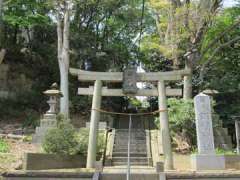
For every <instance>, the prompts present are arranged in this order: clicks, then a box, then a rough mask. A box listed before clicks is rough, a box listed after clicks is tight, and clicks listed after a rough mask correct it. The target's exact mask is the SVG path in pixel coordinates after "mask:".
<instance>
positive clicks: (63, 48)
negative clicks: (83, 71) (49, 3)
mask: <svg viewBox="0 0 240 180" xmlns="http://www.w3.org/2000/svg"><path fill="white" fill-rule="evenodd" d="M71 8H72V1H58V2H57V35H58V64H59V70H60V89H61V91H62V93H63V97H62V98H61V100H60V112H61V113H62V114H64V116H65V117H66V118H68V117H69V80H68V79H69V78H68V75H69V72H68V71H69V34H70V13H71Z"/></svg>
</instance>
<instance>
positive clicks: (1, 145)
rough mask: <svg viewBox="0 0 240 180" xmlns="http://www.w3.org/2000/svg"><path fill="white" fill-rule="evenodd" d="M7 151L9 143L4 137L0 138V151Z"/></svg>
mask: <svg viewBox="0 0 240 180" xmlns="http://www.w3.org/2000/svg"><path fill="white" fill-rule="evenodd" d="M7 152H9V145H8V143H7V142H6V141H5V140H4V139H2V138H0V153H7Z"/></svg>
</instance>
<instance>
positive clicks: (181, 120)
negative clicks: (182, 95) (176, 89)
mask: <svg viewBox="0 0 240 180" xmlns="http://www.w3.org/2000/svg"><path fill="white" fill-rule="evenodd" d="M168 106H169V108H168V115H169V124H170V129H171V132H172V133H173V135H174V134H175V133H176V134H182V133H185V136H186V137H188V138H189V139H190V140H191V142H192V143H193V144H194V142H195V141H196V138H195V137H196V131H195V114H194V104H193V100H183V99H175V98H169V99H168ZM155 123H156V124H157V126H158V127H159V125H160V123H159V119H158V118H157V119H156V121H155Z"/></svg>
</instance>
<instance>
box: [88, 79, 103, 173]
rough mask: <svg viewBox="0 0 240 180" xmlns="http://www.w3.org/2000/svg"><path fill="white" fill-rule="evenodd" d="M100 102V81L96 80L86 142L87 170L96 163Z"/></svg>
mask: <svg viewBox="0 0 240 180" xmlns="http://www.w3.org/2000/svg"><path fill="white" fill-rule="evenodd" d="M101 101H102V81H100V80H96V81H95V83H94V92H93V99H92V111H91V120H90V128H89V141H88V153H87V168H94V167H95V162H96V152H97V150H96V149H97V136H98V124H99V119H100V112H98V111H97V110H96V109H100V108H101Z"/></svg>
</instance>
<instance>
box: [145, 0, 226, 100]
mask: <svg viewBox="0 0 240 180" xmlns="http://www.w3.org/2000/svg"><path fill="white" fill-rule="evenodd" d="M149 1H150V5H151V7H152V8H153V11H154V14H155V17H156V18H155V19H156V24H157V30H158V35H159V38H158V39H159V49H160V51H161V52H162V54H163V55H164V56H166V57H167V58H169V59H171V60H172V61H173V65H174V69H176V68H177V67H178V66H179V65H180V64H181V63H182V64H184V65H185V68H186V69H188V70H190V72H191V74H190V75H189V76H186V77H184V98H185V99H189V98H192V73H193V69H194V65H196V63H198V62H199V60H200V58H199V57H200V53H201V52H200V50H201V43H202V39H203V37H204V35H205V34H206V32H207V30H208V28H209V27H210V26H211V22H212V20H213V19H214V17H215V15H216V13H217V11H218V9H219V7H220V6H221V2H222V1H221V0H197V1H195V0H185V1H181V0H160V1H157V0H149Z"/></svg>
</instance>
